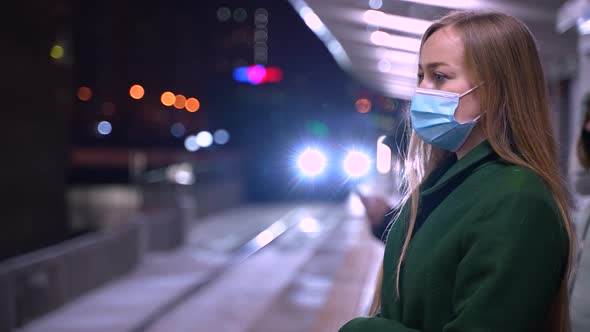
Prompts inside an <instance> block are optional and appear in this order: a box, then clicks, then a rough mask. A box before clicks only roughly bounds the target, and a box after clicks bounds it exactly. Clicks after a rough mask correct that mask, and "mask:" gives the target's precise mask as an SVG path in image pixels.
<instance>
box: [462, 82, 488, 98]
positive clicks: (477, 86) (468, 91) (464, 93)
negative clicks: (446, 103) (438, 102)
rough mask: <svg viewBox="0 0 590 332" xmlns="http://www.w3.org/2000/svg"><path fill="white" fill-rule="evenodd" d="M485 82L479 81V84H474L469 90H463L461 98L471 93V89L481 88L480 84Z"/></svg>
mask: <svg viewBox="0 0 590 332" xmlns="http://www.w3.org/2000/svg"><path fill="white" fill-rule="evenodd" d="M484 83H485V82H481V83H479V84H478V85H476V86H474V87H473V88H471V89H469V90H467V91H465V92H463V93H462V94H460V95H459V98H461V97H463V96H465V95H466V94H468V93H470V92H471V91H473V90H475V89H477V88H479V87H480V86H482V85H483V84H484Z"/></svg>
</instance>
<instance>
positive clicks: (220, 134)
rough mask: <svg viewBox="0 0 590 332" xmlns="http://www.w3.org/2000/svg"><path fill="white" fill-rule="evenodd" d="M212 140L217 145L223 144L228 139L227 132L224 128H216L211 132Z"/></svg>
mask: <svg viewBox="0 0 590 332" xmlns="http://www.w3.org/2000/svg"><path fill="white" fill-rule="evenodd" d="M213 140H214V141H215V143H217V144H219V145H223V144H225V143H227V142H228V141H229V133H228V132H227V130H225V129H218V130H216V131H215V133H214V134H213Z"/></svg>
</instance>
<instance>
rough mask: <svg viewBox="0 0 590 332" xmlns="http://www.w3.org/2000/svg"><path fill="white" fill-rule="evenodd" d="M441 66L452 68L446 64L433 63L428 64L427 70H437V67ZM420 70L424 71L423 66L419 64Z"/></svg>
mask: <svg viewBox="0 0 590 332" xmlns="http://www.w3.org/2000/svg"><path fill="white" fill-rule="evenodd" d="M440 66H448V67H450V65H449V64H448V63H446V62H431V63H428V64H426V68H428V69H430V70H433V69H436V68H437V67H440ZM418 68H420V69H422V65H420V64H418Z"/></svg>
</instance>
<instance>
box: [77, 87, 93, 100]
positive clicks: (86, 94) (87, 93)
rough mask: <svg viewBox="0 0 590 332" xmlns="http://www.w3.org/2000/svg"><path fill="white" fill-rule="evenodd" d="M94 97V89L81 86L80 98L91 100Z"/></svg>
mask: <svg viewBox="0 0 590 332" xmlns="http://www.w3.org/2000/svg"><path fill="white" fill-rule="evenodd" d="M91 98H92V90H91V89H90V88H89V87H87V86H81V87H80V88H79V89H78V99H80V100H81V101H89V100H90V99H91Z"/></svg>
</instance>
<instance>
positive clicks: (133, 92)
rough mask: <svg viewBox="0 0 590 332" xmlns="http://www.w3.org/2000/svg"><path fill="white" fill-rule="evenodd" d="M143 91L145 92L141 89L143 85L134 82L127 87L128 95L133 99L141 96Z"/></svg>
mask: <svg viewBox="0 0 590 332" xmlns="http://www.w3.org/2000/svg"><path fill="white" fill-rule="evenodd" d="M144 93H145V91H144V90H143V87H142V86H141V85H139V84H135V85H133V86H131V88H130V89H129V95H130V96H131V98H133V99H141V98H143V95H144Z"/></svg>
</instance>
